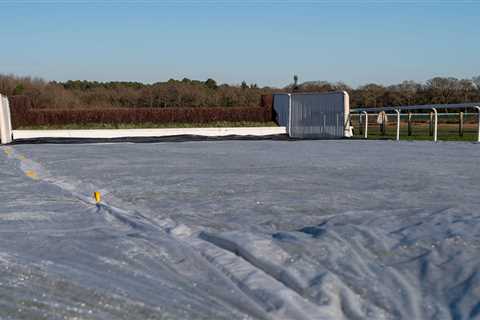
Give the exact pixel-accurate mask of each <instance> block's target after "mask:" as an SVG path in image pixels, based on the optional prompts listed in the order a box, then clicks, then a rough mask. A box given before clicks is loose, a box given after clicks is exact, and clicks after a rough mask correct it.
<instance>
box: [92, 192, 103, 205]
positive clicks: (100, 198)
mask: <svg viewBox="0 0 480 320" xmlns="http://www.w3.org/2000/svg"><path fill="white" fill-rule="evenodd" d="M93 198H94V199H95V202H96V203H99V202H100V201H102V195H101V194H100V192H98V191H95V192H94V193H93Z"/></svg>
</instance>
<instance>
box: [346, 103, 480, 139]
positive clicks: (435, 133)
mask: <svg viewBox="0 0 480 320" xmlns="http://www.w3.org/2000/svg"><path fill="white" fill-rule="evenodd" d="M439 109H449V110H466V109H473V110H476V111H477V116H478V121H477V142H480V102H476V103H462V104H437V105H418V106H398V107H382V108H356V109H351V110H350V114H349V117H351V116H352V115H353V114H357V115H359V116H360V117H361V116H362V115H364V116H365V127H364V138H365V139H367V138H368V115H369V113H370V114H371V113H376V114H378V113H379V112H382V111H383V112H387V111H393V112H395V114H396V118H397V121H396V124H397V125H396V140H397V141H398V140H400V117H401V113H402V111H412V110H431V111H432V112H433V141H435V142H436V141H438V115H439V112H438V110H439Z"/></svg>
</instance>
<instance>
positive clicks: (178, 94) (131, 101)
mask: <svg viewBox="0 0 480 320" xmlns="http://www.w3.org/2000/svg"><path fill="white" fill-rule="evenodd" d="M270 92H272V90H271V89H269V88H263V89H260V88H258V86H257V85H256V84H252V85H247V84H246V83H245V82H244V83H242V84H241V85H239V86H232V85H227V84H221V85H218V84H217V82H216V81H215V80H213V79H208V80H206V81H196V80H190V79H186V78H185V79H183V80H181V81H178V80H173V79H171V80H169V81H167V82H158V83H154V84H143V83H139V82H96V81H67V82H55V81H52V82H46V81H44V80H42V79H35V78H28V77H16V76H11V75H0V93H2V94H6V95H8V96H13V95H24V96H27V97H28V98H29V100H30V101H31V103H32V107H33V108H35V109H88V108H94V109H98V108H197V107H258V106H259V101H260V98H261V96H262V94H267V93H270Z"/></svg>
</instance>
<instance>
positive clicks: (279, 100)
mask: <svg viewBox="0 0 480 320" xmlns="http://www.w3.org/2000/svg"><path fill="white" fill-rule="evenodd" d="M289 108H290V94H289V93H277V94H274V95H273V111H274V113H275V114H274V117H275V119H274V120H275V122H276V123H277V124H278V125H279V126H281V127H288V114H289Z"/></svg>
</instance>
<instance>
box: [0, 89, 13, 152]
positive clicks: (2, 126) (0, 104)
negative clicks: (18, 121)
mask: <svg viewBox="0 0 480 320" xmlns="http://www.w3.org/2000/svg"><path fill="white" fill-rule="evenodd" d="M10 142H12V120H11V116H10V105H9V103H8V98H7V97H5V96H2V95H0V143H1V144H7V143H10Z"/></svg>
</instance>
